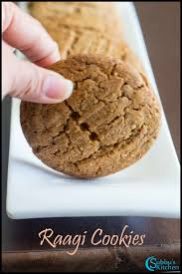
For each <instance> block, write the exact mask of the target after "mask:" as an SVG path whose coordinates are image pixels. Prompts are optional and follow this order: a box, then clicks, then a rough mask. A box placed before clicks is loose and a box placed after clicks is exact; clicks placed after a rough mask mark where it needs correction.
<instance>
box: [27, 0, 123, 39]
mask: <svg viewBox="0 0 182 274" xmlns="http://www.w3.org/2000/svg"><path fill="white" fill-rule="evenodd" d="M88 3H89V2H85V4H83V3H82V2H77V3H76V2H75V3H74V2H71V3H69V4H68V3H66V2H32V3H30V5H29V10H30V13H31V14H32V16H34V17H35V18H36V19H38V20H39V21H40V22H41V23H42V24H43V26H44V27H45V28H46V29H49V28H50V27H52V28H54V29H57V30H59V27H62V26H65V27H67V28H70V29H75V30H77V29H83V30H93V31H96V32H101V33H107V34H108V35H109V36H116V37H118V35H120V34H121V22H120V18H119V16H118V14H117V11H116V9H115V6H114V5H113V4H112V3H107V4H106V3H105V4H104V3H103V4H102V5H101V3H100V4H97V3H96V2H95V4H94V3H93V4H91V3H90V4H88ZM113 26H114V28H113Z"/></svg>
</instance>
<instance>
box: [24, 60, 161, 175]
mask: <svg viewBox="0 0 182 274" xmlns="http://www.w3.org/2000/svg"><path fill="white" fill-rule="evenodd" d="M50 69H52V70H54V71H56V72H58V73H60V74H61V75H63V76H64V77H65V78H68V79H70V80H72V81H73V82H74V92H73V95H72V96H71V97H70V98H69V99H68V100H66V101H65V102H62V103H60V104H55V105H43V104H35V103H28V102H22V103H21V125H22V129H23V132H24V134H25V137H26V139H27V141H28V143H29V144H30V146H31V147H32V150H33V152H34V153H35V155H37V157H38V158H39V159H40V160H42V161H43V162H44V163H45V164H46V165H48V166H49V167H51V168H53V169H55V170H57V171H60V172H63V173H66V174H69V175H73V176H77V177H83V178H94V177H98V176H105V175H109V174H112V173H115V172H117V171H119V170H122V169H123V168H126V167H127V166H130V165H131V164H133V163H135V162H136V161H137V160H139V159H140V158H141V157H142V156H143V155H144V154H145V153H146V152H147V151H148V150H149V148H150V147H151V145H152V144H153V142H154V140H155V139H156V137H157V135H158V131H159V128H160V108H159V105H158V102H157V100H156V98H155V96H154V94H153V92H152V90H151V88H150V86H148V85H147V83H146V82H145V81H144V79H143V77H141V75H140V73H138V71H137V70H136V69H135V68H133V67H132V66H130V65H129V64H127V63H126V62H123V61H121V60H119V59H115V58H107V57H103V56H100V55H77V56H72V57H70V58H68V59H66V60H62V61H60V62H58V63H56V64H54V65H53V66H51V67H50Z"/></svg>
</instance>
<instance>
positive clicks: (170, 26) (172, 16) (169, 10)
mask: <svg viewBox="0 0 182 274" xmlns="http://www.w3.org/2000/svg"><path fill="white" fill-rule="evenodd" d="M135 7H136V10H137V13H138V16H139V20H140V23H141V27H142V30H143V34H144V38H145V42H146V46H147V50H148V54H149V58H150V61H151V65H152V68H153V72H154V76H155V79H156V82H157V86H158V89H159V93H160V97H161V100H162V104H163V108H164V112H165V114H166V118H167V121H168V124H169V128H170V131H171V135H172V138H173V142H174V144H175V147H176V151H177V154H178V158H179V159H180V2H172V1H171V2H135Z"/></svg>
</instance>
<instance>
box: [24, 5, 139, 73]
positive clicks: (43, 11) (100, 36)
mask: <svg viewBox="0 0 182 274" xmlns="http://www.w3.org/2000/svg"><path fill="white" fill-rule="evenodd" d="M29 8H30V11H31V14H32V15H33V16H34V17H35V18H37V19H38V20H39V21H40V22H41V23H42V24H43V26H44V27H45V28H46V29H47V31H48V32H49V34H50V35H51V36H52V37H53V38H54V40H55V41H56V42H57V43H58V45H59V47H60V51H61V55H62V57H63V58H67V57H68V56H70V55H75V54H80V53H82V54H92V53H93V54H102V55H104V56H109V57H110V56H112V57H117V58H120V59H121V60H123V61H128V62H129V63H132V64H133V65H134V66H136V67H137V68H140V69H141V64H140V62H139V60H138V59H137V57H136V56H135V54H134V53H133V52H132V51H131V50H130V48H129V46H128V45H127V44H126V42H125V41H123V40H122V37H123V34H122V28H121V20H120V18H119V15H118V13H117V10H116V8H115V6H114V5H113V3H112V2H37V3H35V2H33V3H31V4H30V6H29Z"/></svg>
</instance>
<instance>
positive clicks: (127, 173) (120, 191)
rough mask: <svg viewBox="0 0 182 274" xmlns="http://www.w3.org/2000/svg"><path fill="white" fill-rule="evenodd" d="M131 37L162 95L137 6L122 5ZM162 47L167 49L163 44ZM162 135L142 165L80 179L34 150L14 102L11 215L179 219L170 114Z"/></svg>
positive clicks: (8, 204) (130, 42)
mask: <svg viewBox="0 0 182 274" xmlns="http://www.w3.org/2000/svg"><path fill="white" fill-rule="evenodd" d="M118 9H119V12H120V13H121V20H122V24H123V28H124V32H125V37H126V40H127V41H128V43H129V44H130V46H131V47H132V48H133V50H134V51H135V52H136V53H137V54H138V56H139V57H140V59H141V60H142V62H143V65H144V67H145V70H146V72H147V74H148V77H149V79H150V81H151V83H152V86H153V88H154V92H156V94H157V96H158V97H159V93H158V91H157V87H156V83H155V80H154V76H153V73H152V69H151V66H150V63H149V59H148V56H147V52H146V48H145V43H144V40H143V36H142V32H141V29H140V25H139V22H138V18H137V15H136V13H135V9H134V6H133V4H131V3H129V2H122V3H121V2H120V3H118ZM161 50H162V48H161ZM162 116H163V117H162V128H161V131H160V136H159V138H158V139H157V141H156V143H155V144H154V146H153V147H152V149H151V150H150V151H149V152H148V153H147V154H146V155H145V156H144V157H143V158H142V159H141V160H140V161H138V162H137V163H136V164H134V165H133V166H131V167H128V168H126V169H125V170H123V171H121V172H118V173H116V174H114V175H111V176H107V177H103V178H99V179H95V180H80V179H76V178H70V177H67V176H64V174H60V173H58V172H55V171H53V170H51V169H49V168H48V167H46V166H45V165H44V164H42V163H41V162H40V161H39V160H38V159H37V158H36V157H35V156H34V155H33V153H32V152H31V148H30V147H29V145H28V144H27V142H26V140H25V137H24V136H23V133H22V130H21V127H20V121H19V101H18V100H15V99H14V100H13V105H12V115H11V137H10V155H9V171H8V189H7V214H8V216H9V217H10V218H14V219H22V218H38V217H62V216H104V215H105V216H106V215H107V216H112V215H119V216H126V215H128V216H155V217H179V211H180V206H179V205H180V202H179V199H180V194H179V193H180V186H179V185H180V166H179V162H178V159H177V156H176V153H175V150H174V145H173V142H172V139H171V136H170V133H169V129H168V126H167V123H166V119H165V116H164V114H163V113H162Z"/></svg>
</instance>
